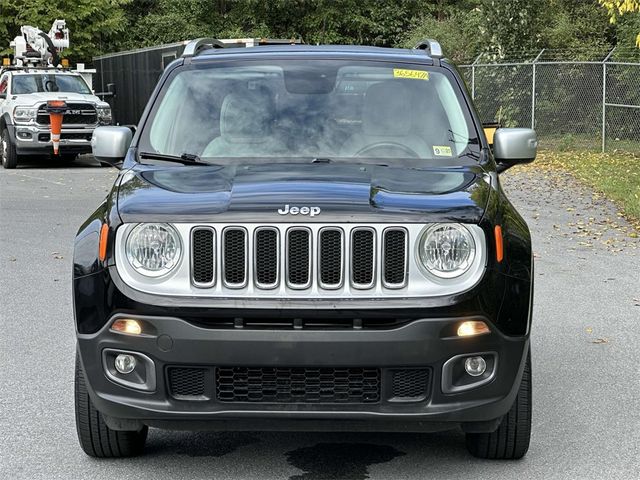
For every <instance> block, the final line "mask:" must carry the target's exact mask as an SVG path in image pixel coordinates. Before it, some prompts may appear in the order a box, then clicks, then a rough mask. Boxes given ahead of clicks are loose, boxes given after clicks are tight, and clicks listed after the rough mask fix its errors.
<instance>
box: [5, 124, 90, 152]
mask: <svg viewBox="0 0 640 480" xmlns="http://www.w3.org/2000/svg"><path fill="white" fill-rule="evenodd" d="M95 128H96V125H88V126H83V125H77V126H76V125H74V126H73V127H69V126H63V128H62V131H61V133H60V153H63V154H64V153H77V154H81V153H89V152H91V135H92V134H93V130H94V129H95ZM12 130H13V131H12V132H11V137H12V139H13V140H14V142H15V145H16V151H17V153H18V154H19V155H43V154H50V153H53V147H52V144H51V138H50V131H49V127H48V126H42V125H37V124H28V125H12Z"/></svg>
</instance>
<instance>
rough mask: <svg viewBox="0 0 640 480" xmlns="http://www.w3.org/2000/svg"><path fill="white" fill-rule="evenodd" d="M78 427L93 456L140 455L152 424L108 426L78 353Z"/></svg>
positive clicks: (86, 447)
mask: <svg viewBox="0 0 640 480" xmlns="http://www.w3.org/2000/svg"><path fill="white" fill-rule="evenodd" d="M75 404H76V430H77V432H78V440H79V441H80V446H81V447H82V450H84V452H85V453H86V454H87V455H89V456H90V457H97V458H109V457H112V458H113V457H133V456H136V455H140V454H141V453H142V452H143V450H144V444H145V442H146V440H147V432H148V428H147V427H146V426H145V427H143V428H142V429H141V430H140V431H118V430H112V429H111V428H109V427H108V426H107V424H106V423H105V421H104V418H102V414H101V413H100V412H99V411H98V410H96V408H95V407H94V405H93V402H92V401H91V398H90V397H89V394H88V393H87V386H86V384H85V379H84V372H83V371H82V367H81V366H80V359H79V357H78V355H76V374H75Z"/></svg>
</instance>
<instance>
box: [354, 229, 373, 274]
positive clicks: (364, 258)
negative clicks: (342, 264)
mask: <svg viewBox="0 0 640 480" xmlns="http://www.w3.org/2000/svg"><path fill="white" fill-rule="evenodd" d="M373 246H374V233H373V232H372V231H371V230H355V231H354V232H353V239H352V247H351V248H352V250H351V279H352V281H353V283H354V284H356V285H364V286H368V285H369V284H371V283H372V282H373V268H374V266H373V261H374V252H373Z"/></svg>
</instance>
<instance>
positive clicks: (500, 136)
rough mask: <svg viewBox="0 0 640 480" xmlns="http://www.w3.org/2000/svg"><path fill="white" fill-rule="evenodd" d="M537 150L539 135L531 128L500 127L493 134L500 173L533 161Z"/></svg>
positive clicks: (494, 154)
mask: <svg viewBox="0 0 640 480" xmlns="http://www.w3.org/2000/svg"><path fill="white" fill-rule="evenodd" d="M537 152H538V137H537V136H536V132H535V131H534V130H532V129H530V128H499V129H498V130H496V132H495V134H494V136H493V156H494V158H495V160H496V163H497V164H498V173H501V172H504V171H505V170H506V169H508V168H510V167H513V166H514V165H518V164H520V163H531V162H533V161H534V160H535V158H536V154H537Z"/></svg>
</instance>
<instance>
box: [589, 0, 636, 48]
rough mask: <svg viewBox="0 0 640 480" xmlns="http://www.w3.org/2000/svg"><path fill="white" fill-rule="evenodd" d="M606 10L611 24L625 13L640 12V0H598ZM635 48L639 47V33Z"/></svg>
mask: <svg viewBox="0 0 640 480" xmlns="http://www.w3.org/2000/svg"><path fill="white" fill-rule="evenodd" d="M598 1H599V2H600V5H602V6H603V7H604V8H606V9H607V12H608V13H609V18H610V20H611V23H616V22H617V20H618V17H620V16H622V15H625V14H627V13H634V12H640V0H598ZM636 46H638V47H640V33H639V34H638V35H637V36H636Z"/></svg>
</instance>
